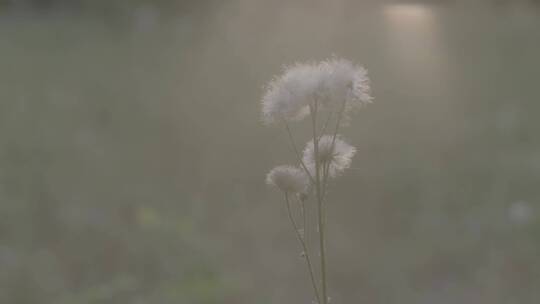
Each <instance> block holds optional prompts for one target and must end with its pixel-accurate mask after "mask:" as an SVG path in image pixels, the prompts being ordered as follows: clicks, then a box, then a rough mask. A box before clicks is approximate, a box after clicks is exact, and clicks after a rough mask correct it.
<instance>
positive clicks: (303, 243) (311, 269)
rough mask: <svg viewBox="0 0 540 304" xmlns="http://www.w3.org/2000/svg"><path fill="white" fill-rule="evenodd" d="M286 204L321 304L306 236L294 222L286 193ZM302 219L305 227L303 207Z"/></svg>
mask: <svg viewBox="0 0 540 304" xmlns="http://www.w3.org/2000/svg"><path fill="white" fill-rule="evenodd" d="M285 202H286V203H287V213H288V215H289V220H290V221H291V224H292V226H293V228H294V231H295V234H296V237H297V238H298V240H299V241H300V244H301V245H302V249H303V250H304V258H305V259H306V264H307V267H308V271H309V277H310V278H311V284H312V285H313V292H314V293H315V297H316V298H317V301H318V302H319V303H320V302H321V298H320V296H319V289H318V288H317V281H316V280H315V274H314V272H313V265H312V264H311V258H310V256H309V250H308V247H307V244H306V241H305V239H304V236H302V235H301V234H300V232H299V230H298V225H297V224H296V221H295V220H294V217H293V215H292V212H291V203H290V201H289V196H288V194H287V193H286V192H285ZM302 217H303V220H304V225H305V222H306V219H305V214H304V210H303V207H302ZM303 229H304V233H305V229H306V227H305V226H304V227H303Z"/></svg>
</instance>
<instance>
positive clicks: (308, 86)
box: [262, 58, 373, 124]
mask: <svg viewBox="0 0 540 304" xmlns="http://www.w3.org/2000/svg"><path fill="white" fill-rule="evenodd" d="M372 100H373V98H372V97H371V95H370V86H369V78H368V77H367V70H366V69H364V68H363V67H361V66H357V65H354V64H353V63H352V62H350V61H348V60H345V59H339V58H331V59H327V60H324V61H322V62H320V63H318V64H313V63H297V64H295V65H292V66H289V67H287V68H285V71H284V73H283V74H282V75H281V76H279V77H276V78H275V79H274V80H272V81H271V82H270V84H269V85H268V87H267V90H266V93H265V94H264V96H263V98H262V112H263V120H264V121H265V122H266V123H269V124H271V123H275V122H278V121H280V120H287V121H289V120H301V119H303V118H304V117H306V116H307V115H308V114H309V105H310V104H313V103H314V102H320V105H321V106H322V107H326V108H331V109H336V110H339V109H341V107H342V106H344V108H343V113H344V114H345V115H346V114H347V113H349V112H351V111H352V110H354V109H357V108H360V107H361V106H362V105H363V104H366V103H370V102H371V101H372Z"/></svg>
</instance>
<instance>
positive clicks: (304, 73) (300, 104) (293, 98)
mask: <svg viewBox="0 0 540 304" xmlns="http://www.w3.org/2000/svg"><path fill="white" fill-rule="evenodd" d="M320 76H321V73H320V69H319V66H318V65H314V64H304V63H297V64H295V65H292V66H290V67H287V68H286V69H285V72H284V73H283V75H281V76H279V77H277V78H275V79H274V80H272V81H271V82H270V84H269V85H268V88H267V91H266V93H265V94H264V96H263V99H262V112H263V120H264V121H265V122H266V123H275V122H278V121H280V120H283V119H284V120H301V119H303V118H304V117H305V116H306V115H307V114H308V113H309V104H310V103H311V102H312V101H313V98H314V94H315V92H316V91H317V90H319V89H320V87H321V81H320V78H319V77H320Z"/></svg>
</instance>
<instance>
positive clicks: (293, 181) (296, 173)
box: [266, 165, 309, 193]
mask: <svg viewBox="0 0 540 304" xmlns="http://www.w3.org/2000/svg"><path fill="white" fill-rule="evenodd" d="M266 183H267V184H269V185H272V186H275V187H277V188H278V189H280V190H281V191H283V192H286V193H304V192H305V191H306V190H307V188H308V186H309V179H308V176H307V175H306V173H305V172H304V171H303V170H302V169H300V168H297V167H293V166H286V165H285V166H277V167H275V168H274V169H272V170H271V171H270V172H269V173H268V175H266Z"/></svg>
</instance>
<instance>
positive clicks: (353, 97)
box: [319, 58, 373, 115]
mask: <svg viewBox="0 0 540 304" xmlns="http://www.w3.org/2000/svg"><path fill="white" fill-rule="evenodd" d="M319 66H320V70H321V73H322V74H323V76H322V78H323V81H322V85H323V88H321V89H320V92H321V96H320V100H321V103H323V105H325V106H327V107H332V108H337V109H338V110H339V109H340V107H341V106H342V105H343V103H345V110H344V113H345V115H346V114H348V113H350V112H351V111H353V110H356V109H359V108H360V107H362V106H363V105H365V104H367V103H371V102H372V101H373V97H371V88H370V84H369V78H368V76H367V70H366V69H365V68H364V67H362V66H358V65H355V64H353V63H352V62H351V61H349V60H346V59H340V58H331V59H327V60H325V61H322V62H321V63H320V64H319Z"/></svg>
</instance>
